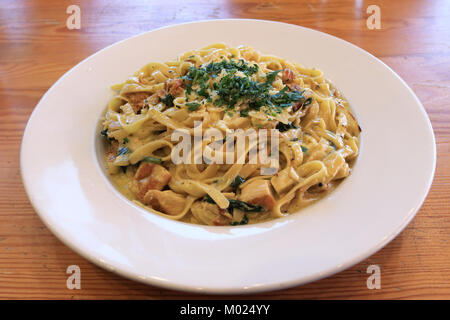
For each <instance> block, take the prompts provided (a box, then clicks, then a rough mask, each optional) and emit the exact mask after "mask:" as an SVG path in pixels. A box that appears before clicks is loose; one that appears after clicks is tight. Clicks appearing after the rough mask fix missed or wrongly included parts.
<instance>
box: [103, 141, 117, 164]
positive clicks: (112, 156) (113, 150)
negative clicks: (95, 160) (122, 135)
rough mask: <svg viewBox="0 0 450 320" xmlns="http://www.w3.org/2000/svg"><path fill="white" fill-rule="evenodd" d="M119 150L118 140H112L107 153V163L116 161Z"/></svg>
mask: <svg viewBox="0 0 450 320" xmlns="http://www.w3.org/2000/svg"><path fill="white" fill-rule="evenodd" d="M118 149H119V143H118V142H117V141H116V140H112V141H111V143H110V144H109V146H108V151H106V161H108V162H114V160H116V155H117V150H118Z"/></svg>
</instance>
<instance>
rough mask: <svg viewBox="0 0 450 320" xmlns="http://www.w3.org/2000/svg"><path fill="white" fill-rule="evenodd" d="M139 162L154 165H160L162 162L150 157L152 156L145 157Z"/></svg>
mask: <svg viewBox="0 0 450 320" xmlns="http://www.w3.org/2000/svg"><path fill="white" fill-rule="evenodd" d="M141 161H144V162H150V163H155V164H160V163H161V162H162V160H161V159H160V158H157V157H152V156H148V157H145V158H144V159H142V160H141Z"/></svg>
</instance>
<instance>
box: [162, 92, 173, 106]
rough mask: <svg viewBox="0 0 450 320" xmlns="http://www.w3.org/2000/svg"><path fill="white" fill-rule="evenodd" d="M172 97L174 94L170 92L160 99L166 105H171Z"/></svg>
mask: <svg viewBox="0 0 450 320" xmlns="http://www.w3.org/2000/svg"><path fill="white" fill-rule="evenodd" d="M173 99H174V96H173V95H171V94H170V93H169V94H168V95H166V96H165V97H164V98H162V99H161V101H162V103H164V104H165V105H166V106H168V107H173Z"/></svg>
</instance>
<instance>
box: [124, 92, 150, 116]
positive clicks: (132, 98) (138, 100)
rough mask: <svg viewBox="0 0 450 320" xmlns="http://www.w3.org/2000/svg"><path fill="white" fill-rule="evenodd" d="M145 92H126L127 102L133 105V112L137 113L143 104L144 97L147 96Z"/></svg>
mask: <svg viewBox="0 0 450 320" xmlns="http://www.w3.org/2000/svg"><path fill="white" fill-rule="evenodd" d="M148 95H149V94H148V93H146V92H132V93H128V94H127V98H128V102H129V103H130V104H131V106H132V107H133V110H134V113H138V112H139V111H140V110H141V109H142V108H143V107H144V105H145V99H147V97H148Z"/></svg>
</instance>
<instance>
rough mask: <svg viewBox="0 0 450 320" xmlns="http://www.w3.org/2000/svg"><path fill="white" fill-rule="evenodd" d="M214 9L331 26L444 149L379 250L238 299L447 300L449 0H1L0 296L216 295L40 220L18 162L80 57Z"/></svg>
mask: <svg viewBox="0 0 450 320" xmlns="http://www.w3.org/2000/svg"><path fill="white" fill-rule="evenodd" d="M71 4H76V5H79V6H80V8H81V29H80V30H69V29H68V28H67V27H66V19H67V18H68V16H69V15H68V14H67V13H66V8H67V6H69V5H71ZM371 4H375V5H378V6H379V7H380V8H381V30H369V29H368V28H367V27H366V19H367V18H368V16H369V14H367V13H366V9H367V7H368V6H369V5H371ZM218 18H256V19H267V20H276V21H282V22H287V23H292V24H297V25H301V26H305V27H309V28H313V29H316V30H320V31H323V32H326V33H329V34H332V35H335V36H337V37H340V38H342V39H345V40H347V41H349V42H351V43H354V44H355V45H357V46H359V47H361V48H363V49H365V50H367V51H368V52H370V53H372V54H373V55H375V56H377V57H378V58H380V59H381V60H383V61H384V62H385V63H386V64H388V65H389V66H390V67H391V68H392V69H393V70H394V71H396V72H397V73H398V74H399V75H400V76H401V77H402V78H403V79H404V80H405V81H406V82H407V83H408V85H409V86H410V87H411V88H412V89H413V90H414V92H415V93H416V94H417V96H418V97H419V99H420V100H421V101H422V103H423V105H424V106H425V108H426V110H427V113H428V115H429V117H430V119H431V122H432V124H433V128H434V132H435V135H436V142H437V154H438V158H437V168H436V176H435V179H434V182H433V186H432V188H431V191H430V193H429V195H428V197H427V199H426V201H425V203H424V205H423V207H422V208H421V209H420V211H419V213H418V214H417V216H416V217H415V218H414V220H413V221H412V222H411V224H410V225H409V226H408V227H407V228H406V229H405V230H404V231H403V232H402V233H401V234H400V235H399V236H398V237H397V238H396V239H395V240H393V241H392V242H391V243H390V244H388V245H387V246H386V247H385V248H383V249H382V250H380V251H379V252H378V253H376V254H374V255H373V256H371V257H370V258H368V259H367V260H365V261H363V262H361V263H359V264H357V265H355V266H353V267H352V268H350V269H348V270H346V271H344V272H341V273H339V274H336V275H334V276H332V277H329V278H327V279H323V280H320V281H317V282H314V283H310V284H307V285H304V286H298V287H294V288H290V289H286V290H281V291H275V292H268V293H263V294H255V295H251V296H243V297H242V296H241V297H239V296H236V297H234V298H257V299H259V298H263V299H269V298H274V299H303V298H309V299H333V298H339V299H415V298H420V299H439V298H440V299H449V298H450V247H449V245H450V200H449V199H450V45H449V44H450V1H448V0H434V1H432V0H403V1H402V0H398V1H388V0H384V1H376V0H373V1H356V0H355V1H353V0H338V1H327V0H310V1H298V0H280V1H257V0H219V1H212V0H187V1H182V0H175V1H172V0H164V1H118V0H95V1H87V0H86V1H84V0H79V1H74V2H73V3H72V1H60V0H28V1H24V0H1V1H0V298H2V299H23V298H27V299H100V298H106V299H132V298H138V299H141V298H142V299H166V298H175V299H188V298H195V299H197V298H218V296H204V295H198V294H189V293H183V292H177V291H170V290H164V289H160V288H157V287H152V286H147V285H144V284H140V283H136V282H133V281H130V280H127V279H124V278H122V277H120V276H117V275H115V274H113V273H110V272H107V271H105V270H103V269H101V268H99V267H97V266H95V265H93V264H91V263H90V262H88V261H86V260H85V259H83V258H82V257H80V256H79V255H78V254H76V253H74V252H73V251H71V250H70V249H69V248H67V247H66V246H64V245H63V244H62V243H61V242H60V241H59V240H58V239H57V238H55V236H53V235H52V234H51V233H50V232H49V230H48V229H47V228H46V227H45V226H44V225H43V223H42V222H41V220H40V219H39V217H38V216H37V215H36V213H35V211H34V210H33V208H32V207H31V205H30V203H29V201H28V198H27V195H26V194H25V191H24V188H23V185H22V181H21V176H20V168H19V153H20V144H21V139H22V135H23V131H24V128H25V126H26V123H27V120H28V118H29V116H30V114H31V112H32V111H33V108H34V107H35V106H36V104H37V103H38V101H39V99H40V98H41V97H42V95H43V94H44V93H45V92H46V90H47V89H48V88H49V87H50V86H51V85H52V84H53V83H54V82H55V81H56V80H57V79H58V78H59V77H60V76H62V75H63V74H64V73H65V72H66V71H68V70H69V69H70V68H72V67H73V66H74V65H75V64H77V63H78V62H79V61H81V60H83V59H84V58H86V57H88V56H89V55H91V54H93V53H94V52H96V51H97V50H99V49H102V48H104V47H105V46H108V45H110V44H112V43H114V42H116V41H118V40H122V39H125V38H127V37H129V36H132V35H136V34H138V33H141V32H144V31H148V30H151V29H154V28H158V27H161V26H166V25H170V24H175V23H180V22H187V21H194V20H199V19H218ZM411 130H414V128H411ZM407 156H414V155H407ZM399 190H401V186H399ZM74 264H75V265H78V266H80V268H81V279H82V288H81V289H80V290H69V289H67V287H66V280H67V277H68V275H67V274H66V268H67V267H68V266H69V265H74ZM372 264H377V265H379V266H380V267H381V289H379V290H376V289H375V290H369V289H368V288H367V287H366V280H367V278H368V276H369V274H367V273H366V270H367V267H368V266H369V265H372ZM226 297H229V296H226Z"/></svg>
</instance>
